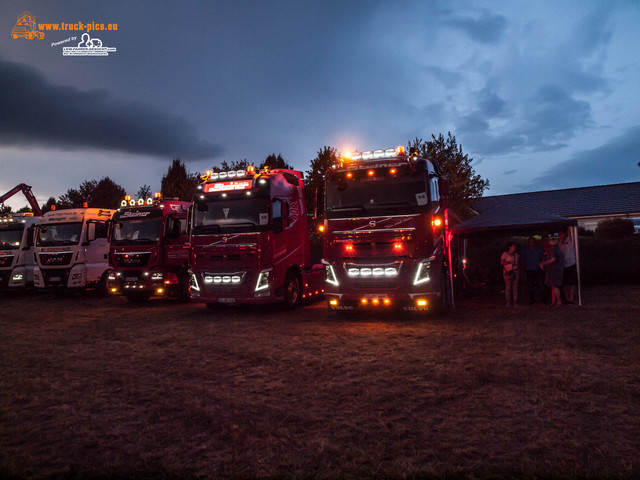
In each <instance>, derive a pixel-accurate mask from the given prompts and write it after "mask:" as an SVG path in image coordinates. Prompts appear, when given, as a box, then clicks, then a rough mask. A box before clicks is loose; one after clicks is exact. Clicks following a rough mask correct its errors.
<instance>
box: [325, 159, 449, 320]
mask: <svg viewBox="0 0 640 480" xmlns="http://www.w3.org/2000/svg"><path fill="white" fill-rule="evenodd" d="M320 229H321V230H323V235H324V239H323V249H324V260H323V261H324V267H325V282H326V285H325V297H326V299H327V303H328V308H329V309H330V310H337V311H351V310H355V309H359V308H377V309H383V308H393V307H400V308H402V309H404V310H410V311H414V310H429V309H433V308H437V307H441V306H443V305H444V304H445V303H446V302H447V299H448V293H447V292H448V291H449V286H450V283H449V279H450V276H451V259H450V249H449V248H448V245H449V242H450V239H451V237H450V234H449V231H448V211H447V202H446V182H445V181H444V179H443V177H442V175H441V173H440V170H439V168H438V165H436V164H435V163H434V162H433V161H432V160H430V159H426V158H421V157H420V156H419V155H418V154H417V153H416V152H414V151H411V152H410V154H408V155H407V154H406V153H405V149H404V148H403V147H398V148H396V149H386V150H375V151H365V152H362V153H357V152H356V153H353V154H345V155H344V156H342V157H341V159H340V162H339V164H337V165H335V168H331V169H329V171H328V172H327V174H326V177H325V184H324V218H323V224H322V225H320Z"/></svg>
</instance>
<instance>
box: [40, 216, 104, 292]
mask: <svg viewBox="0 0 640 480" xmlns="http://www.w3.org/2000/svg"><path fill="white" fill-rule="evenodd" d="M114 212H115V210H107V209H102V208H73V209H68V210H52V211H49V212H47V213H45V214H44V215H43V216H42V218H41V219H40V221H39V222H38V224H37V226H36V232H35V247H34V253H35V257H36V262H37V265H36V267H35V269H34V273H33V282H34V285H35V287H36V288H40V289H45V290H52V291H72V290H84V289H87V288H96V289H98V290H99V291H100V293H103V294H104V293H106V285H107V274H108V273H107V271H108V269H109V263H108V256H109V241H108V239H107V232H108V222H109V221H110V219H111V216H112V215H113V213H114Z"/></svg>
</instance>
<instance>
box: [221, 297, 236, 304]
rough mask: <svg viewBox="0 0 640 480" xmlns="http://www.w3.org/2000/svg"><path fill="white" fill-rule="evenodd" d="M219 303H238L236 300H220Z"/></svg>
mask: <svg viewBox="0 0 640 480" xmlns="http://www.w3.org/2000/svg"><path fill="white" fill-rule="evenodd" d="M218 303H236V299H235V298H219V299H218Z"/></svg>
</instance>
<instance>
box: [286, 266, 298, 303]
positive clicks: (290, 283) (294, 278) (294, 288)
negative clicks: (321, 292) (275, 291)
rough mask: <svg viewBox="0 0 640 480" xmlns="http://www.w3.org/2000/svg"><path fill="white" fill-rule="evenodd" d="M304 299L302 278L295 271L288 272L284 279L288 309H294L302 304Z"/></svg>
mask: <svg viewBox="0 0 640 480" xmlns="http://www.w3.org/2000/svg"><path fill="white" fill-rule="evenodd" d="M301 299H302V290H301V288H300V279H299V278H298V275H296V274H295V273H293V272H289V273H287V276H286V277H285V279H284V302H285V305H286V306H287V308H288V309H294V308H297V307H299V306H300V300H301Z"/></svg>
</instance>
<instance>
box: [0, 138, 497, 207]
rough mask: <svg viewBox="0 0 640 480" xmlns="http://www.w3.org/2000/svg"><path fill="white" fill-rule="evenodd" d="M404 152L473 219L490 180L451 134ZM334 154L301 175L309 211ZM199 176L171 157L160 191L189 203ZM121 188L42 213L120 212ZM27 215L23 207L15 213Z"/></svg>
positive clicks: (272, 164)
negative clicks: (441, 182) (434, 172)
mask: <svg viewBox="0 0 640 480" xmlns="http://www.w3.org/2000/svg"><path fill="white" fill-rule="evenodd" d="M408 148H415V149H416V150H417V151H418V153H419V154H420V155H421V156H424V157H425V158H432V159H433V160H434V161H435V162H436V163H437V165H438V166H439V167H440V170H441V171H442V174H443V175H444V177H445V178H446V179H447V181H448V193H449V204H450V206H451V208H452V209H453V210H454V211H455V212H456V213H458V215H460V216H461V217H463V218H466V217H468V216H470V215H471V212H472V211H471V203H472V202H473V200H475V199H477V198H480V197H481V196H482V194H483V192H484V190H485V189H487V188H488V187H489V181H488V180H485V179H483V178H481V177H480V175H478V174H477V173H476V172H475V170H474V168H473V166H472V165H471V163H472V161H473V159H472V158H470V157H469V156H468V155H466V154H465V153H464V152H463V150H462V146H461V145H458V143H457V141H456V138H455V136H453V135H452V134H451V133H450V132H449V133H448V135H447V136H446V137H445V136H443V135H442V134H440V135H438V137H436V136H434V135H432V136H431V140H428V141H425V140H423V139H421V138H415V139H414V140H411V141H410V142H409V145H408ZM338 160H339V157H338V152H337V150H336V149H335V148H333V147H330V146H323V147H322V148H320V149H319V150H318V151H317V154H316V156H315V158H313V159H312V160H311V161H310V169H309V170H307V171H306V172H305V176H304V177H305V178H304V185H305V201H306V204H307V211H309V212H312V211H313V208H314V204H315V192H316V191H317V190H318V188H320V186H321V185H322V183H323V178H324V175H325V173H326V171H327V170H328V169H329V168H331V166H332V165H334V164H335V163H336V162H338ZM248 166H249V162H247V159H246V158H245V159H243V160H238V161H231V162H230V163H228V162H227V161H226V160H225V161H223V162H222V163H221V164H220V166H219V167H214V169H213V170H214V171H226V170H244V169H246V168H247V167H248ZM264 167H269V168H270V169H275V168H286V169H293V167H292V166H291V165H290V164H289V163H287V162H286V161H285V160H284V158H282V155H280V154H278V155H276V154H275V153H273V154H271V155H269V156H267V157H266V158H265V160H264V161H263V162H262V163H261V164H260V165H259V166H258V167H257V168H258V169H262V168H264ZM201 181H202V180H201V173H198V172H188V171H187V168H186V165H185V164H184V162H183V161H182V160H181V159H179V158H174V159H173V161H172V163H171V165H170V166H169V168H168V170H167V173H166V174H164V175H163V177H162V181H161V189H160V191H161V193H162V196H163V197H165V198H178V199H180V200H185V201H191V198H192V197H193V193H194V191H195V189H196V187H197V186H198V184H200V183H201ZM126 194H127V193H126V191H125V189H124V188H123V187H122V186H121V185H118V184H117V183H116V182H114V181H113V180H112V179H111V178H109V177H104V178H102V179H100V180H85V181H84V182H82V183H81V184H80V185H79V186H78V188H70V189H69V190H67V191H66V193H64V194H63V195H61V196H60V197H58V199H57V200H56V199H55V198H54V197H50V198H49V199H48V200H47V201H46V202H45V203H44V204H43V205H42V211H43V212H46V211H49V210H51V206H52V205H55V206H56V209H67V208H81V207H82V206H83V205H84V203H86V204H87V206H88V207H91V208H111V209H115V208H119V207H120V202H121V201H122V199H123V198H124V197H125V195H126ZM150 196H152V191H151V186H149V185H146V184H144V185H141V186H140V188H139V189H138V191H137V193H136V195H132V197H133V198H147V197H150ZM24 211H30V209H29V208H28V207H24V208H22V209H20V210H18V212H24ZM10 212H11V208H10V207H8V206H4V205H0V214H2V213H10Z"/></svg>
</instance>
